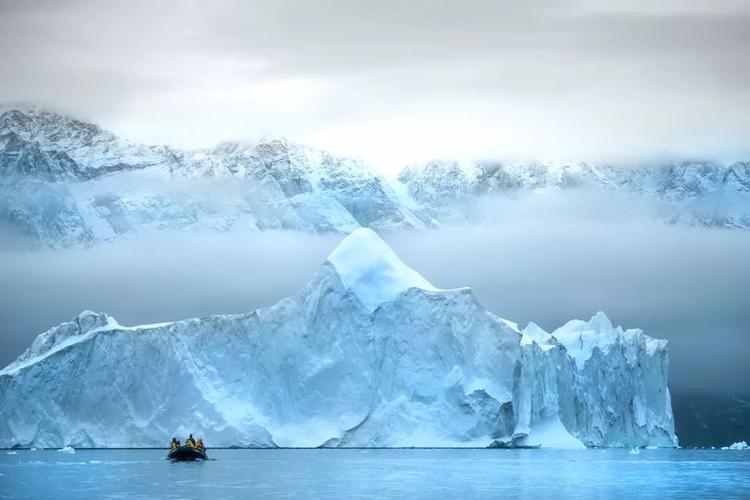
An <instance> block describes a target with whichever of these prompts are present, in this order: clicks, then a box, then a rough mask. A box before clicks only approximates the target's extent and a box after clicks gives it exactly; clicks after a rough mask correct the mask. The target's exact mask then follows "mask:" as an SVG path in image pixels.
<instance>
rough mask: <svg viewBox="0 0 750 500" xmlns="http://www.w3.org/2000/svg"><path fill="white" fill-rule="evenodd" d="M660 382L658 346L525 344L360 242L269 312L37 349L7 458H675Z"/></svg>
mask: <svg viewBox="0 0 750 500" xmlns="http://www.w3.org/2000/svg"><path fill="white" fill-rule="evenodd" d="M667 371H668V356H667V349H666V341H663V340H655V339H652V338H649V337H648V336H646V335H645V334H644V333H643V332H642V331H640V330H622V329H621V328H619V327H618V328H613V327H612V325H611V324H610V322H609V320H608V319H607V318H606V316H604V314H602V313H598V314H597V315H595V316H594V317H593V318H592V319H591V321H589V322H583V321H571V322H569V323H568V324H566V325H565V326H563V327H562V328H560V329H558V330H556V331H555V332H552V334H548V333H546V332H544V331H543V330H541V329H540V328H539V327H537V326H535V325H533V324H531V325H529V327H528V328H526V329H525V330H524V331H521V330H519V329H518V327H517V326H516V325H515V324H514V323H512V322H509V321H507V320H503V319H500V318H498V317H497V316H495V315H493V314H492V313H489V312H488V311H486V310H485V309H484V308H483V307H482V306H481V304H479V302H478V301H477V300H476V298H475V297H474V295H473V294H472V292H471V290H470V289H468V288H459V289H454V290H440V289H437V288H435V287H434V286H432V285H431V284H430V283H429V282H428V281H427V280H426V279H425V278H423V277H422V276H420V275H419V274H418V273H417V272H416V271H414V270H412V269H411V268H409V267H407V266H406V265H405V264H404V263H403V262H402V261H401V260H400V259H399V258H398V257H397V256H396V255H395V254H394V252H393V251H392V250H391V249H390V247H388V245H387V244H386V243H385V242H383V241H382V240H381V239H380V238H379V237H378V236H377V234H375V233H374V232H373V231H371V230H369V229H357V230H355V231H354V232H352V233H351V234H350V235H349V236H347V237H346V238H345V239H344V240H343V241H342V242H341V243H340V245H339V246H338V247H337V248H336V249H335V250H334V251H333V253H332V254H331V255H330V256H329V258H328V259H327V261H326V262H325V263H324V264H323V265H322V266H321V267H320V269H319V270H318V272H317V273H316V274H315V276H314V277H313V278H312V280H311V281H310V282H309V283H308V285H307V286H306V287H305V288H304V289H302V290H301V291H299V292H298V293H297V294H295V295H294V296H292V297H290V298H287V299H284V300H282V301H281V302H279V303H278V304H276V305H275V306H272V307H269V308H266V309H260V310H257V311H254V312H251V313H249V314H241V315H236V316H230V315H221V316H210V317H205V318H197V319H188V320H183V321H176V322H173V323H162V324H154V325H143V326H137V327H125V326H122V325H119V324H118V323H117V322H116V321H115V320H114V319H113V318H111V317H109V316H107V315H105V314H97V313H93V312H89V311H87V312H84V313H82V314H81V315H80V316H79V317H78V318H76V319H74V320H73V321H71V322H68V323H63V324H61V325H59V326H56V327H54V328H52V329H50V330H48V331H47V332H45V333H43V334H41V335H39V337H37V339H36V340H35V341H34V343H33V344H32V346H31V347H30V348H29V349H28V350H27V351H26V352H25V353H24V354H22V355H21V356H20V357H19V358H18V359H17V360H16V361H15V362H13V363H11V364H10V365H9V366H7V367H6V368H4V369H3V370H1V371H0V447H13V446H37V447H40V446H45V447H59V446H63V445H72V446H78V447H86V446H95V447H120V446H165V445H166V443H168V441H169V438H171V437H172V436H173V435H184V434H187V433H188V432H194V433H197V434H198V435H201V436H203V437H204V438H205V439H206V442H207V443H208V445H209V446H232V445H239V446H262V447H269V446H328V447H348V446H365V447H372V446H477V445H479V446H487V445H490V444H492V445H494V446H519V445H520V446H534V445H543V446H559V447H583V446H584V445H586V446H648V445H656V446H675V445H676V443H677V441H676V437H675V435H674V426H673V419H672V411H671V403H670V394H669V390H668V388H667Z"/></svg>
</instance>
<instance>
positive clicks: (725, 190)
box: [399, 161, 750, 228]
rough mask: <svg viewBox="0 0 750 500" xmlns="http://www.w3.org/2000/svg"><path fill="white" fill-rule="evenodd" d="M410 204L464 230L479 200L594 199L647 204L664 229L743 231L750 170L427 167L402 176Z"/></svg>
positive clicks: (745, 166)
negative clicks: (678, 226) (582, 196)
mask: <svg viewBox="0 0 750 500" xmlns="http://www.w3.org/2000/svg"><path fill="white" fill-rule="evenodd" d="M399 180H400V181H401V182H402V183H403V184H404V185H405V186H406V190H407V192H408V193H409V195H410V197H411V198H413V199H414V200H415V201H416V202H417V203H418V204H419V205H420V206H421V207H422V208H423V210H424V212H423V214H424V215H426V216H428V217H432V218H434V219H436V220H438V221H461V222H466V221H467V220H470V218H471V210H470V208H471V205H472V204H473V203H475V202H476V200H477V199H478V198H481V197H490V196H504V197H511V198H512V197H518V196H520V195H523V194H535V195H544V194H549V193H558V194H566V193H568V194H573V195H576V194H585V193H598V194H603V195H605V196H612V195H618V196H621V197H623V198H626V199H629V200H631V201H632V202H638V201H641V202H650V203H652V204H653V205H655V206H656V208H658V210H657V211H656V213H657V216H659V217H661V218H662V219H663V220H664V221H666V222H670V223H687V224H691V225H700V226H718V227H727V228H748V227H750V162H737V163H733V164H731V165H724V164H721V163H718V162H711V161H683V162H674V163H664V164H657V165H650V166H648V167H644V166H621V165H615V164H588V163H546V164H542V163H502V162H491V161H485V162H468V163H467V162H454V161H433V162H428V163H425V164H422V165H414V166H410V167H407V168H406V169H404V170H403V171H402V172H401V174H400V176H399Z"/></svg>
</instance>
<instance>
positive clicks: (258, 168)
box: [0, 106, 750, 247]
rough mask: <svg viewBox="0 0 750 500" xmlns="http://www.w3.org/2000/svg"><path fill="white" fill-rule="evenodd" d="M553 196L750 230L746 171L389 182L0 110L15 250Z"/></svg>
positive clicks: (308, 158)
mask: <svg viewBox="0 0 750 500" xmlns="http://www.w3.org/2000/svg"><path fill="white" fill-rule="evenodd" d="M549 193H566V194H573V195H574V196H577V195H578V194H581V193H584V194H585V193H595V194H600V195H604V196H610V195H612V194H620V195H625V196H630V197H633V199H637V200H642V201H643V200H645V201H647V202H649V203H653V204H655V205H657V206H658V208H659V210H658V211H657V213H656V214H655V216H656V217H658V218H660V219H661V220H664V221H666V222H669V223H684V224H692V225H700V226H719V227H729V228H748V227H750V163H735V164H733V165H723V164H720V163H715V162H681V163H669V164H664V165H659V166H652V167H648V168H647V167H624V166H618V165H611V164H601V165H593V164H586V163H572V164H565V163H561V164H540V163H501V162H489V161H484V162H468V163H458V162H452V161H433V162H428V163H426V164H424V165H418V166H410V167H407V168H405V169H404V170H403V171H402V172H401V173H400V175H399V176H398V178H397V179H386V178H384V177H383V176H382V175H380V174H377V173H375V172H374V171H373V170H372V169H371V168H369V167H368V166H367V165H365V164H364V163H362V162H361V161H358V160H354V159H351V158H343V157H337V156H334V155H331V154H329V153H326V152H324V151H319V150H316V149H313V148H309V147H305V146H302V145H299V144H294V143H292V142H289V141H287V140H284V139H276V140H269V141H264V142H261V143H260V144H256V145H253V146H249V145H244V144H239V143H224V144H219V145H218V146H216V147H213V148H209V149H203V150H194V151H187V150H179V149H175V148H170V147H166V146H147V145H142V144H136V143H132V142H129V141H126V140H123V139H121V138H118V137H117V136H115V135H114V134H112V133H111V132H108V131H106V130H103V129H102V128H100V127H99V126H97V125H93V124H91V123H86V122H83V121H80V120H77V119H74V118H70V117H67V116H64V115H60V114H57V113H54V112H51V111H48V110H45V109H43V108H39V107H33V106H5V107H0V229H1V230H2V231H3V234H4V235H7V236H6V238H5V239H6V240H8V241H10V240H11V238H9V237H8V236H12V237H15V238H12V240H13V241H16V240H18V241H20V242H22V243H23V246H28V245H29V244H30V245H32V246H51V247H69V246H77V245H91V244H95V243H98V242H101V241H107V240H114V239H117V238H121V237H127V236H130V235H133V234H138V233H143V232H150V231H164V230H170V231H174V230H177V231H184V230H193V231H230V230H240V231H262V230H268V229H293V230H300V231H308V232H317V233H320V232H333V233H341V234H346V233H348V232H350V231H352V230H353V229H356V228H358V227H370V228H373V229H378V230H388V229H410V228H427V227H436V226H440V225H445V224H454V223H475V222H483V218H482V217H480V216H478V215H477V214H476V210H474V208H475V205H477V204H479V203H481V202H482V201H483V200H485V199H492V198H502V199H510V200H513V199H516V198H519V197H520V196H521V195H524V194H533V195H539V196H543V195H545V194H549ZM496 212H497V211H493V212H492V213H491V214H490V215H489V217H491V218H497V217H500V216H501V215H502V214H500V213H496ZM486 216H487V215H486V214H485V217H486Z"/></svg>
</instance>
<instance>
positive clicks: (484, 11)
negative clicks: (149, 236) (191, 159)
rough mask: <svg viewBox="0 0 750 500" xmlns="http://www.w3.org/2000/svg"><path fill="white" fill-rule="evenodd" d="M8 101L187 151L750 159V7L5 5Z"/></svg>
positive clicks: (730, 3)
mask: <svg viewBox="0 0 750 500" xmlns="http://www.w3.org/2000/svg"><path fill="white" fill-rule="evenodd" d="M0 6H1V7H0V9H1V10H0V44H1V45H2V47H3V49H2V50H1V51H0V71H1V72H2V76H1V77H0V97H1V98H2V100H5V101H9V100H10V101H17V100H23V101H31V102H35V103H42V104H45V105H50V106H53V107H55V108H58V109H60V110H63V111H67V112H71V113H73V114H76V115H79V116H81V117H83V118H86V119H91V120H93V121H96V122H98V123H100V124H101V125H103V126H104V127H105V128H109V129H111V130H113V131H115V132H116V133H118V134H121V135H123V136H125V137H128V138H131V139H134V140H138V141H143V142H147V143H167V144H172V145H175V146H183V147H201V146H210V145H213V144H215V143H217V142H220V141H222V140H246V141H255V140H258V139H260V138H261V137H263V136H278V135H283V136H286V137H288V138H290V139H292V140H296V141H299V142H303V143H306V144H310V145H314V146H318V147H322V148H325V149H329V150H332V151H334V152H337V153H341V154H349V155H355V156H360V157H363V158H365V159H366V160H369V161H370V162H373V163H374V164H376V165H377V166H382V167H383V168H386V169H391V170H393V169H396V168H398V167H400V166H401V165H402V164H403V163H406V162H411V161H418V160H421V159H426V158H431V157H457V158H469V157H470V158H477V157H501V158H533V159H542V160H565V159H619V158H623V157H624V158H629V159H631V158H641V157H651V156H653V155H663V154H672V155H679V156H712V157H718V158H719V159H723V160H733V159H739V158H741V157H748V156H750V151H748V149H749V148H748V141H747V138H748V136H749V135H750V134H749V133H750V114H748V113H747V110H748V109H750V85H748V81H750V63H749V61H748V58H749V57H750V56H749V55H748V47H750V2H747V1H743V0H702V1H690V0H665V1H660V2H654V1H647V0H627V1H625V0H622V1H610V2H606V1H603V2H599V1H596V2H595V1H593V0H590V1H584V0H576V1H564V0H556V1H545V0H523V1H505V2H503V1H461V2H457V1H450V2H448V1H426V0H425V1H410V2H401V1H398V2H396V1H393V2H391V1H378V2H372V1H367V2H364V1H362V2H357V1H345V0H341V1H315V2H307V1H299V2H291V1H284V0H274V1H268V2H250V1H232V0H227V1H213V2H203V1H200V2H199V1H193V2H190V1H175V2H171V3H170V2H161V1H160V2H151V1H141V0H138V1H133V0H129V1H127V2H124V1H123V2H119V3H115V2H95V1H90V2H75V1H73V2H69V1H58V0H50V1H46V2H45V1H33V2H26V1H11V0H0Z"/></svg>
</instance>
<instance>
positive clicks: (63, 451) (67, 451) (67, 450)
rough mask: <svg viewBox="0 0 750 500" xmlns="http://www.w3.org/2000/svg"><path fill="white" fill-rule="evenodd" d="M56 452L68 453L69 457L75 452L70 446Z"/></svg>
mask: <svg viewBox="0 0 750 500" xmlns="http://www.w3.org/2000/svg"><path fill="white" fill-rule="evenodd" d="M57 451H59V452H60V453H69V454H71V455H73V454H74V453H75V452H76V450H75V448H73V447H72V446H64V447H62V448H60V449H59V450H57Z"/></svg>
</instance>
